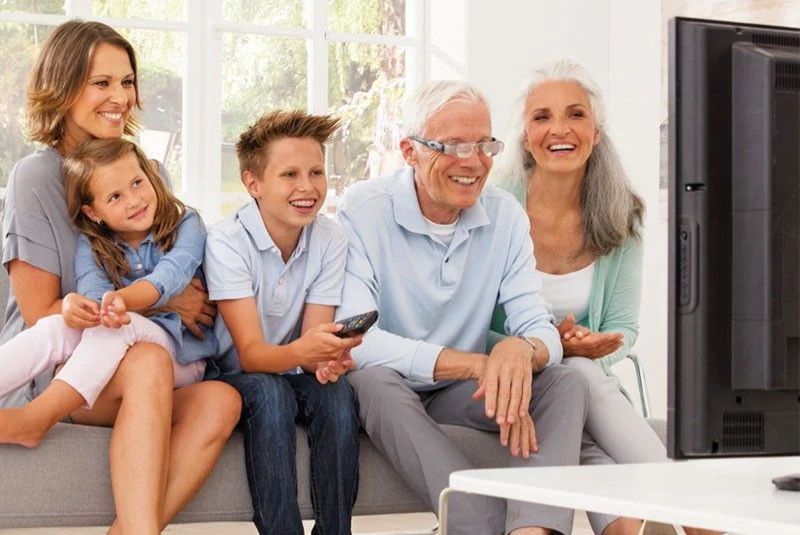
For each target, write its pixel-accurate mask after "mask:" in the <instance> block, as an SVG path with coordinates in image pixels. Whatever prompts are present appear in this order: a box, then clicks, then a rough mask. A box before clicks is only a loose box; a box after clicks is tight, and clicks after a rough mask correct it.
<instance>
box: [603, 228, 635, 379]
mask: <svg viewBox="0 0 800 535" xmlns="http://www.w3.org/2000/svg"><path fill="white" fill-rule="evenodd" d="M621 247H622V248H623V249H622V258H621V259H620V266H619V272H618V273H617V278H616V280H614V281H613V282H612V281H606V287H607V288H609V285H611V295H610V296H609V297H608V299H607V303H608V305H607V306H606V307H605V310H604V312H603V317H602V318H601V320H600V328H599V329H598V330H599V331H600V332H618V333H622V346H621V347H620V348H619V349H617V350H616V351H615V352H613V353H611V354H610V355H606V356H605V357H603V358H602V359H600V360H599V362H600V365H601V366H602V367H603V368H604V369H608V368H609V367H610V366H612V365H613V364H615V363H616V362H619V361H620V360H622V359H624V358H625V357H626V356H627V355H628V353H629V352H630V350H631V348H632V347H633V344H635V343H636V338H637V336H638V335H639V307H640V303H641V300H642V261H643V251H644V247H643V246H642V244H641V243H640V242H638V241H637V240H636V239H635V238H631V239H629V240H628V241H627V242H626V243H623V244H622V245H621ZM604 299H605V297H604Z"/></svg>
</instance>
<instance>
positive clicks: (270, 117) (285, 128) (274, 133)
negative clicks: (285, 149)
mask: <svg viewBox="0 0 800 535" xmlns="http://www.w3.org/2000/svg"><path fill="white" fill-rule="evenodd" d="M339 122H340V119H339V118H338V117H333V116H331V115H312V114H310V113H306V112H305V111H302V110H291V111H283V110H278V111H273V112H269V113H265V114H264V115H262V116H261V117H259V118H258V120H257V121H256V122H255V124H253V125H251V126H250V127H248V129H247V130H245V131H244V132H242V134H241V135H240V136H239V141H238V142H237V143H236V156H237V157H238V158H239V170H240V172H241V173H242V174H244V172H245V171H250V172H251V173H253V174H254V175H260V174H261V173H262V172H263V171H264V168H266V166H267V158H268V156H269V145H270V143H272V142H273V141H277V140H279V139H283V138H303V137H307V138H311V139H314V140H315V141H317V142H318V143H319V146H320V149H322V146H323V144H324V143H325V142H326V141H328V138H330V136H331V134H333V132H334V131H335V130H336V129H337V128H338V127H339Z"/></svg>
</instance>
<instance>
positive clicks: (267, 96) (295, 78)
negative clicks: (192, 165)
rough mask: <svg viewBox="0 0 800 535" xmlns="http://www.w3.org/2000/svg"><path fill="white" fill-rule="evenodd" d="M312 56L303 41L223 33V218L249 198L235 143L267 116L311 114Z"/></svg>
mask: <svg viewBox="0 0 800 535" xmlns="http://www.w3.org/2000/svg"><path fill="white" fill-rule="evenodd" d="M307 64H308V54H307V51H306V42H305V40H304V39H293V38H284V37H264V36H261V35H242V34H225V35H223V37H222V192H223V203H224V209H223V213H224V214H225V215H227V214H229V213H231V211H233V209H235V208H236V207H237V206H239V205H241V204H243V203H244V202H245V201H246V200H247V199H248V195H247V193H246V192H245V190H244V187H243V186H242V183H241V180H240V179H239V163H238V161H237V159H236V150H235V144H236V141H237V140H238V139H239V135H240V134H241V133H242V131H244V129H245V128H247V127H248V126H249V125H251V124H253V123H254V122H255V120H256V119H258V117H259V116H261V115H262V114H264V113H265V112H267V111H270V110H275V109H278V108H282V109H307V107H308V104H307V87H308V79H307V75H306V69H307Z"/></svg>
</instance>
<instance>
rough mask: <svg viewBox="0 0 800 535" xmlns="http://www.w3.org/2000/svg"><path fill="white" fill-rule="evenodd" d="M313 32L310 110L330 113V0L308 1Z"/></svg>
mask: <svg viewBox="0 0 800 535" xmlns="http://www.w3.org/2000/svg"><path fill="white" fill-rule="evenodd" d="M306 10H307V12H308V13H309V14H310V16H309V27H310V29H311V32H312V35H313V36H312V37H311V40H310V42H307V43H306V47H307V50H308V109H309V110H310V111H311V112H312V113H327V111H328V40H327V37H326V36H327V33H328V0H306Z"/></svg>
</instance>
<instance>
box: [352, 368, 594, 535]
mask: <svg viewBox="0 0 800 535" xmlns="http://www.w3.org/2000/svg"><path fill="white" fill-rule="evenodd" d="M348 379H349V380H350V384H351V385H352V386H353V389H354V390H355V393H356V396H357V397H358V401H359V405H360V418H361V424H362V425H363V426H364V428H365V429H366V431H367V434H368V435H369V436H370V438H371V439H372V442H373V443H374V444H375V446H376V447H377V448H378V449H379V450H380V451H381V452H382V453H383V454H384V455H385V456H386V458H387V459H388V460H389V461H390V462H391V463H392V466H394V468H395V469H396V470H397V472H398V473H399V474H400V475H401V476H402V477H403V478H404V479H405V481H406V483H408V485H409V486H410V487H411V488H412V490H414V491H415V492H416V493H417V495H419V496H420V497H421V498H422V499H423V501H424V502H425V503H427V504H428V505H429V506H430V508H431V509H432V510H433V511H435V512H437V513H438V507H439V494H440V493H441V491H442V490H443V489H445V488H446V487H447V486H448V478H449V476H450V473H451V472H454V471H456V470H468V469H471V468H474V466H472V465H471V463H470V462H469V461H468V460H467V458H466V457H465V456H464V454H463V453H461V451H460V450H459V449H458V447H457V446H456V445H455V444H453V443H452V442H451V441H450V439H449V438H448V437H447V435H445V434H444V433H443V432H442V430H441V429H440V428H439V425H438V424H451V425H462V426H467V427H472V428H475V429H480V430H482V431H490V432H495V433H496V432H498V431H499V430H498V427H497V424H496V423H495V422H494V420H490V419H488V418H486V416H485V414H484V403H483V402H482V401H473V400H472V394H473V393H474V392H475V389H476V385H475V383H474V382H472V381H459V382H456V383H454V384H451V385H448V386H446V387H443V388H441V389H438V390H435V391H431V392H420V393H417V392H414V391H413V390H411V389H410V388H409V387H408V386H407V385H406V382H405V380H404V379H403V378H402V377H401V376H400V375H399V374H398V373H397V372H395V371H394V370H391V369H389V368H385V367H381V366H375V367H370V368H364V369H361V370H357V371H354V372H351V373H350V374H349V375H348ZM532 384H533V397H532V400H531V416H532V418H533V421H534V423H535V425H536V436H537V440H538V444H539V451H538V453H536V454H534V455H531V457H530V459H523V458H521V457H512V456H511V454H509V456H508V458H509V462H508V465H507V466H510V467H527V466H564V465H576V464H578V462H579V458H580V448H581V437H582V436H583V428H584V423H585V421H586V415H587V413H588V410H589V409H588V404H589V387H588V384H587V380H586V378H585V376H584V375H583V374H581V373H580V372H578V371H577V370H573V369H571V368H568V367H566V366H562V365H555V366H550V367H548V368H545V369H544V370H542V371H541V372H540V373H538V374H536V375H535V376H534V378H533V383H532ZM448 510H449V511H450V515H449V519H450V521H449V524H448V530H449V533H453V534H458V535H461V534H480V535H486V534H495V535H496V534H500V533H508V532H510V531H512V530H514V529H517V528H520V527H525V526H540V527H545V528H550V529H552V530H555V531H557V532H561V533H570V532H571V531H572V517H573V512H572V511H571V510H568V509H562V508H556V507H550V506H543V505H538V504H531V503H525V502H517V501H508V502H504V501H503V500H498V499H494V498H488V497H482V496H476V495H469V494H461V493H457V494H455V495H453V496H452V497H451V498H450V500H449V506H448Z"/></svg>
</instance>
